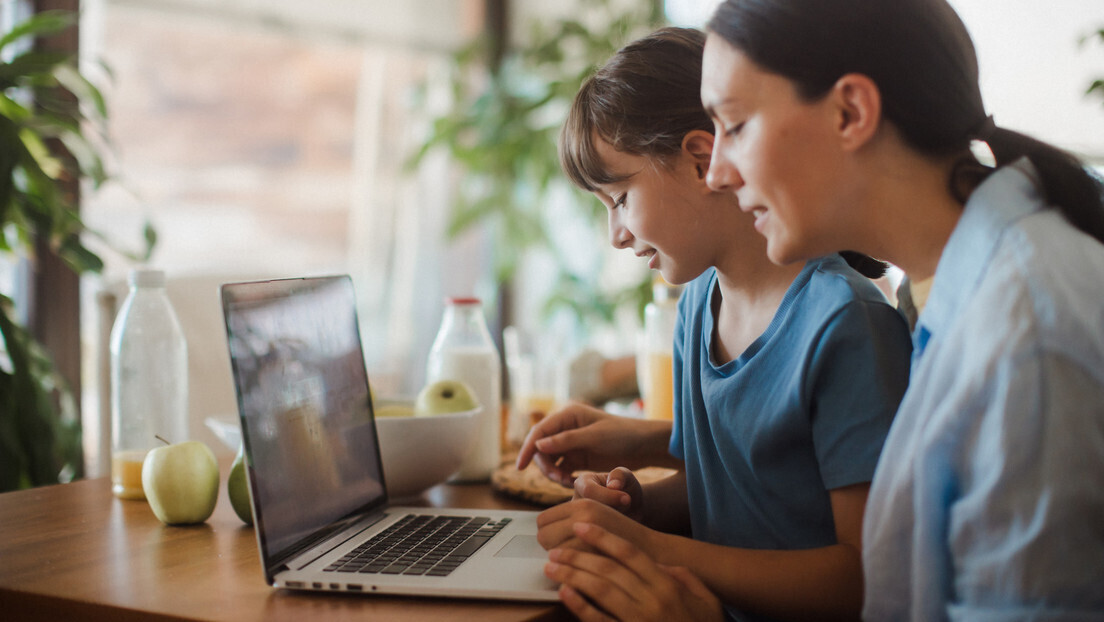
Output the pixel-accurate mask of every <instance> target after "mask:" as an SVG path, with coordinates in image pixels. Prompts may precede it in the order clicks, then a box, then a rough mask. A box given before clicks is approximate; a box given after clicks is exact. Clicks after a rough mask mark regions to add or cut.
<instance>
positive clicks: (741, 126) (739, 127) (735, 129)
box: [724, 123, 744, 136]
mask: <svg viewBox="0 0 1104 622" xmlns="http://www.w3.org/2000/svg"><path fill="white" fill-rule="evenodd" d="M742 129H744V124H743V123H737V124H736V125H734V126H732V127H730V128H728V129H726V130H725V132H724V133H725V136H735V135H737V134H739V133H740V130H742Z"/></svg>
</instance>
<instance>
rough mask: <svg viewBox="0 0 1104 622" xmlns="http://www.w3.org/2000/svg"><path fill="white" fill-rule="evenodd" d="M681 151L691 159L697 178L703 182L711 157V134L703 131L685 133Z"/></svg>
mask: <svg viewBox="0 0 1104 622" xmlns="http://www.w3.org/2000/svg"><path fill="white" fill-rule="evenodd" d="M682 150H683V151H684V152H685V153H686V154H687V155H689V156H690V157H691V158H692V159H693V161H694V166H695V168H696V170H697V172H698V178H699V179H703V180H704V179H705V173H706V172H707V171H708V170H709V160H710V159H711V158H712V157H713V134H710V133H709V132H706V131H704V130H693V131H690V132H687V133H686V136H683V137H682Z"/></svg>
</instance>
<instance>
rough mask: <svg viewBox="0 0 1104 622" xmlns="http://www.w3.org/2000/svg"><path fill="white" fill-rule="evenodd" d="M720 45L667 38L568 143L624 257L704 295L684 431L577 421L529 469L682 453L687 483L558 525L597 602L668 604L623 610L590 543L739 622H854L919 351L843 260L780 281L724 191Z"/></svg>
mask: <svg viewBox="0 0 1104 622" xmlns="http://www.w3.org/2000/svg"><path fill="white" fill-rule="evenodd" d="M704 40H705V37H704V34H703V33H701V32H699V31H696V30H691V29H663V30H660V31H658V32H656V33H653V34H652V35H650V36H648V37H645V38H643V39H641V40H638V41H635V42H633V43H631V44H629V45H627V46H625V47H624V48H623V49H621V50H619V51H618V52H617V54H616V55H615V56H614V57H613V58H612V59H610V61H609V62H608V63H607V64H606V65H605V66H604V67H602V68H601V69H599V70H598V71H597V72H596V74H595V75H594V76H593V77H592V78H591V79H589V80H587V81H586V82H585V83H584V84H583V85H582V87H581V88H580V90H579V93H578V94H577V96H576V98H575V102H574V105H573V107H572V109H571V111H570V113H569V115H568V120H567V123H566V124H565V125H564V130H563V134H562V136H561V143H560V151H561V161H562V162H563V165H564V170H565V172H566V173H567V175H568V177H569V178H570V179H571V180H572V181H573V182H575V184H576V185H578V186H579V187H581V188H584V189H586V190H589V191H591V192H592V193H593V194H594V195H595V196H596V197H597V198H598V199H599V200H600V201H601V202H602V203H603V204H604V205H605V206H606V208H607V210H608V218H609V228H610V241H611V243H612V244H613V245H614V246H615V247H617V248H620V249H625V250H631V251H632V252H634V253H635V254H636V255H637V256H639V257H641V258H642V259H644V260H646V261H647V262H648V265H649V267H650V268H651V269H653V270H656V271H658V272H660V273H661V274H662V276H663V277H664V278H665V279H666V280H667V281H668V282H670V283H688V285H687V287H686V289H685V292H684V293H683V295H682V297H681V299H680V302H679V317H678V322H677V328H676V334H675V342H674V378H675V399H674V408H675V422H674V426H673V430H672V426H671V425H670V424H669V423H668V424H666V425H664V424H662V423H655V422H645V421H633V420H627V419H624V418H620V417H611V416H608V415H604V414H603V413H600V412H598V411H595V410H593V409H587V408H585V407H582V406H574V407H569V408H567V409H565V410H564V411H561V412H560V413H557V414H555V415H553V416H552V417H550V418H549V419H548V420H546V421H544V422H541V424H539V425H538V426H537V427H536V428H534V430H533V432H532V433H531V434H530V435H529V438H528V439H527V440H526V443H525V445H524V446H523V448H522V450H521V453H520V454H519V464H520V465H521V466H524V464H525V463H526V462H527V461H528V459H529V457H530V456H534V455H536V457H537V460H538V464H540V465H542V466H543V467H544V468H545V470H546V472H549V473H551V474H553V475H556V476H558V477H559V478H560V479H561V481H562V478H563V477H565V476H566V475H567V473H570V472H571V471H573V470H575V469H577V468H580V467H583V466H586V467H590V468H596V467H597V468H604V469H609V468H612V467H616V466H618V465H622V466H624V465H625V464H630V465H632V464H636V465H643V464H654V463H655V461H656V460H657V458H658V459H660V460H663V458H664V457H663V456H662V454H666V453H667V452H670V456H667V457H666V460H671V456H673V457H674V458H676V459H677V461H676V466H677V468H678V473H677V474H676V475H674V476H672V477H669V478H666V479H664V480H661V481H659V482H654V483H650V484H649V485H647V486H641V485H640V484H639V483H638V482H637V480H636V479H635V478H634V477H633V475H632V473H631V471H629V470H628V469H615V470H614V471H613V472H612V473H610V474H609V475H606V474H604V473H603V474H591V475H587V476H584V477H580V478H579V479H578V480H577V481H576V491H577V492H578V496H579V497H580V498H579V499H577V500H574V501H572V502H570V503H567V504H563V505H560V506H557V507H555V508H552V509H550V510H547V511H546V512H544V513H543V514H542V515H541V517H540V519H539V520H538V524H539V525H540V527H541V529H540V533H539V535H538V538H539V540H540V542H541V544H542V545H544V546H545V547H546V548H552V549H554V551H555V552H554V553H553V561H554V563H555V564H556V565H555V566H554V567H553V569H552V571H551V572H550V574H549V576H551V577H552V578H554V579H556V580H559V581H563V582H564V583H565V585H567V586H568V587H569V588H572V589H576V590H579V591H582V592H583V593H586V594H588V595H589V596H590V597H591V598H592V599H597V598H599V597H600V596H601V595H605V594H610V593H617V594H622V595H624V597H625V601H626V602H634V601H637V600H640V597H641V596H642V595H650V594H649V593H648V592H647V591H644V592H641V591H639V590H634V589H632V588H631V587H628V586H618V587H617V588H610V590H606V589H604V587H603V586H604V585H605V583H606V582H607V581H608V580H609V579H610V578H611V577H615V576H617V573H616V572H613V571H611V570H610V569H609V566H603V565H597V566H589V567H588V566H585V565H577V564H576V563H575V562H576V561H577V558H578V556H579V555H580V554H579V553H577V551H576V549H577V548H580V547H581V545H582V542H580V541H579V539H578V538H577V533H576V531H575V530H576V528H577V525H578V524H580V523H582V524H591V525H593V526H595V527H596V528H602V529H604V530H606V531H607V532H610V533H612V534H614V535H616V536H618V537H621V538H623V539H625V540H626V541H627V542H629V543H630V544H631V545H633V546H634V547H636V548H637V549H638V550H639V551H640V552H642V554H643V555H645V556H647V557H648V558H650V559H653V560H655V561H657V562H659V563H661V564H664V565H667V566H675V567H686V568H688V569H689V570H691V571H692V572H693V573H694V574H695V575H696V576H698V577H700V578H701V579H702V580H703V581H704V582H705V584H706V585H708V586H709V588H710V589H712V590H713V591H715V592H716V593H717V594H718V595H719V596H720V597H721V599H722V600H723V601H724V602H725V604H726V606H727V609H728V612H729V614H730V615H731V616H733V617H739V618H740V619H753V616H760V617H763V618H772V619H782V618H788V619H810V618H816V619H825V618H834V617H846V616H848V615H849V616H851V617H855V616H857V615H858V612H859V605H860V603H861V598H862V571H861V567H860V566H861V543H860V541H859V536H860V534H861V529H862V512H863V507H864V505H865V503H866V498H867V490H868V486H869V481H870V478H871V477H872V475H873V470H874V466H875V465H876V463H877V459H878V454H879V452H880V450H881V447H882V443H883V442H884V437H885V434H886V432H887V431H888V429H889V424H890V421H891V418H892V415H893V413H894V412H895V410H896V408H897V404H898V402H899V399H900V396H901V395H902V394H903V393H904V389H905V385H906V381H907V372H908V360H909V351H910V347H909V340H908V333H907V330H906V327H905V324H904V321H903V320H902V318H901V317H900V316H899V315H898V314H897V312H896V311H895V310H894V309H893V308H892V307H891V306H890V305H889V304H888V303H887V302H886V300H885V298H884V296H882V294H881V292H880V291H879V290H878V289H877V287H876V286H875V285H874V284H873V283H872V282H871V281H870V280H869V279H868V278H866V277H864V276H862V275H861V274H859V273H858V272H856V271H855V270H853V269H851V268H850V267H848V265H847V263H846V262H845V261H844V260H843V259H842V258H841V257H840V256H839V255H837V254H835V253H831V254H828V255H827V256H825V257H818V258H812V259H810V260H809V261H807V262H802V263H796V264H793V265H788V266H780V265H776V264H774V263H772V262H771V261H770V260H769V259H768V258H767V255H766V243H765V241H764V240H763V238H762V237H761V236H760V235H759V234H758V233H756V231H755V229H754V228H753V218H752V217H751V216H749V215H748V214H744V213H743V212H741V211H740V209H739V208H738V206H737V205H736V202H735V200H734V199H733V197H732V195H730V194H728V193H724V192H715V191H712V190H710V188H709V187H708V186H707V184H706V181H705V176H706V170H707V168H708V165H709V160H710V158H711V154H712V146H713V142H714V136H713V134H712V132H710V131H709V130H710V129H711V127H712V123H711V121H710V120H709V118H708V117H707V116H706V114H705V111H704V110H703V109H702V107H701V103H700V100H699V92H700V79H699V76H700V75H701V55H702V48H703V45H704ZM572 438H574V439H575V441H574V442H573V441H571V439H572ZM561 456H562V457H563V463H562V464H557V463H558V462H559V461H560V457H561ZM565 471H566V472H567V473H565ZM677 534H678V535H677ZM681 534H689V535H690V536H691V538H687V537H685V535H681ZM591 561H593V562H595V563H598V562H597V561H596V560H591ZM596 569H601V570H599V571H596ZM621 570H622V571H624V570H625V569H624V568H622V569H621ZM585 590H589V591H585ZM795 593H800V594H801V598H799V599H795V598H793V594H795ZM607 607H612V605H607ZM607 610H608V609H607ZM618 615H620V614H618ZM638 615H644V614H643V613H642V612H636V611H630V612H627V613H625V614H624V616H622V617H625V618H628V619H635V618H636V617H637V616H638Z"/></svg>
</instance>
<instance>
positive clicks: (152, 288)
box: [111, 268, 188, 499]
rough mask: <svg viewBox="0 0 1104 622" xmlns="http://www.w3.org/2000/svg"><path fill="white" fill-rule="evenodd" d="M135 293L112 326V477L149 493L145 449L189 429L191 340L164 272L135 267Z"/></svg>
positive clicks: (130, 489)
mask: <svg viewBox="0 0 1104 622" xmlns="http://www.w3.org/2000/svg"><path fill="white" fill-rule="evenodd" d="M128 283H129V284H130V294H129V295H128V296H127V298H126V300H125V301H124V302H123V305H122V307H121V308H120V309H119V314H118V316H116V318H115V324H114V326H113V327H112V329H111V483H112V491H113V492H114V493H115V495H116V496H117V497H120V498H123V499H144V498H145V493H144V492H143V491H142V461H143V460H144V459H145V457H146V452H148V451H149V450H150V449H153V448H154V447H156V446H158V445H160V444H161V441H159V440H158V439H157V437H158V436H160V437H161V438H163V439H165V440H166V441H168V442H170V443H179V442H181V441H184V440H186V437H187V435H188V346H187V342H186V341H185V338H184V331H183V330H182V329H181V327H180V320H179V319H177V316H176V312H175V311H173V307H172V304H170V303H169V298H168V296H167V295H166V293H165V273H164V272H163V271H161V270H155V269H151V268H137V269H134V270H131V272H130V275H129V278H128Z"/></svg>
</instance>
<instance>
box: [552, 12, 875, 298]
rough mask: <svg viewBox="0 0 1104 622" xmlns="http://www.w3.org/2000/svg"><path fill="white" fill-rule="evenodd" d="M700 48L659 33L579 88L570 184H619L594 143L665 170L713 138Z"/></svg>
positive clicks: (870, 263)
mask: <svg viewBox="0 0 1104 622" xmlns="http://www.w3.org/2000/svg"><path fill="white" fill-rule="evenodd" d="M704 47H705V33H703V32H701V31H700V30H695V29H693V28H661V29H660V30H657V31H655V32H654V33H652V34H650V35H648V36H646V37H643V38H641V39H637V40H636V41H634V42H632V43H630V44H628V45H626V46H625V47H623V48H621V49H620V50H618V52H617V53H616V54H614V56H613V57H612V58H610V60H609V61H607V62H606V64H605V65H604V66H602V67H601V68H599V69H598V70H597V71H596V72H595V73H594V75H592V76H590V77H589V78H587V79H586V80H585V81H584V82H583V85H582V86H581V87H580V88H579V92H578V93H577V94H576V95H575V101H574V102H573V103H572V105H571V109H570V111H569V112H568V116H567V121H566V122H565V123H564V125H563V129H562V130H561V132H560V144H559V151H560V165H561V166H562V167H563V170H564V173H565V174H566V175H567V177H568V178H569V179H570V180H571V181H572V183H574V184H575V185H576V186H579V187H580V188H582V189H584V190H586V191H588V192H594V191H595V190H597V189H598V186H600V185H604V184H610V183H615V182H618V181H621V179H620V178H618V177H617V176H615V175H614V174H612V173H611V172H610V171H609V169H608V168H607V167H606V164H605V163H604V162H603V161H602V158H601V157H599V156H598V151H597V149H596V146H595V141H596V140H599V139H600V140H603V141H605V142H607V143H609V144H610V146H612V147H613V148H614V149H616V150H617V151H620V152H622V153H628V154H632V155H636V156H644V157H648V158H654V159H656V160H658V161H659V162H661V163H663V162H665V161H666V160H667V158H670V157H672V156H674V155H675V154H677V153H679V152H680V151H681V149H682V139H683V137H685V136H686V134H688V133H690V132H691V131H693V130H703V131H706V132H709V133H710V134H712V133H713V121H712V119H710V118H709V115H708V114H706V112H705V109H704V108H702V104H701V65H702V50H703V48H704ZM843 255H844V258H845V259H847V262H848V263H849V264H851V265H852V267H854V268H855V269H856V270H858V271H859V272H860V273H862V274H864V275H866V276H868V277H870V278H878V277H879V276H882V275H883V274H885V269H886V264H884V263H882V262H880V261H877V260H875V259H871V258H869V257H866V256H865V255H862V254H860V253H855V252H850V253H843Z"/></svg>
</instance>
